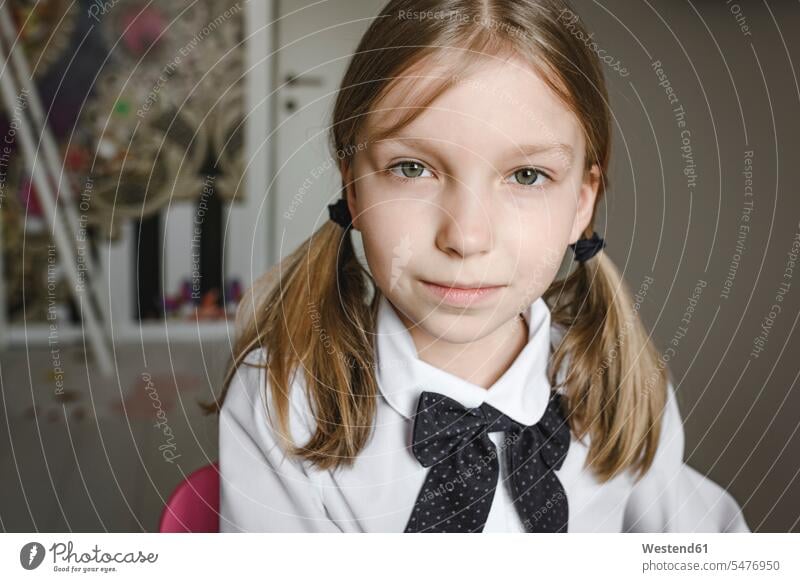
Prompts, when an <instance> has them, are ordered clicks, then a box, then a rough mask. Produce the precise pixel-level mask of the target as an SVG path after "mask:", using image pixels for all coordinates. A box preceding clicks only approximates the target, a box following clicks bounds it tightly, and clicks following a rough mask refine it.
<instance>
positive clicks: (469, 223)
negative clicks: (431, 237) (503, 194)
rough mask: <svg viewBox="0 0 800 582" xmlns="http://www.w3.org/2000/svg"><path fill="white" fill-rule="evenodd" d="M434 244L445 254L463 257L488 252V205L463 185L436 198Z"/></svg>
mask: <svg viewBox="0 0 800 582" xmlns="http://www.w3.org/2000/svg"><path fill="white" fill-rule="evenodd" d="M439 206H440V209H439V213H440V217H441V219H440V223H439V231H438V233H437V235H436V245H437V246H438V247H439V249H440V250H441V251H443V252H445V253H447V254H449V255H454V256H458V257H461V258H466V257H468V256H470V255H475V254H481V253H485V252H488V251H489V250H490V249H491V245H492V244H493V238H494V233H493V232H492V219H491V214H490V208H488V207H487V206H486V205H485V203H484V202H483V201H482V200H481V196H480V195H479V194H477V193H476V192H475V191H474V190H470V188H468V187H467V186H465V185H464V184H459V185H456V186H455V187H454V188H452V189H451V190H450V191H448V192H445V193H444V194H443V196H442V197H441V198H440V201H439Z"/></svg>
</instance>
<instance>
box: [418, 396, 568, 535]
mask: <svg viewBox="0 0 800 582" xmlns="http://www.w3.org/2000/svg"><path fill="white" fill-rule="evenodd" d="M499 431H502V432H505V433H506V435H507V436H506V439H505V442H504V443H503V444H502V450H501V451H499V452H501V453H502V454H504V455H506V459H507V462H508V474H509V480H510V487H511V491H512V494H513V495H514V504H515V506H516V508H517V511H518V513H519V514H520V517H522V518H523V525H524V527H525V530H526V531H566V527H567V515H568V514H567V500H566V495H565V493H564V489H563V487H562V485H561V483H560V482H559V481H558V478H557V477H556V476H555V474H554V473H553V470H558V469H560V468H561V465H562V464H563V461H564V458H565V457H566V454H567V451H568V449H569V443H570V439H571V434H570V429H569V425H568V424H567V422H566V420H565V419H564V417H563V414H562V413H561V402H560V394H558V393H557V392H552V393H551V397H550V400H549V402H548V404H547V407H546V409H545V412H544V415H543V416H542V418H541V419H540V420H539V422H538V423H536V424H534V425H532V426H525V425H523V424H521V423H519V422H517V421H515V420H513V419H512V418H510V417H508V416H507V415H505V414H503V413H502V412H500V411H499V410H497V409H496V408H494V407H493V406H491V405H490V404H488V403H483V404H481V405H480V406H478V407H475V408H466V407H464V406H463V405H461V404H460V403H459V402H457V401H456V400H454V399H452V398H449V397H448V396H445V395H443V394H438V393H436V392H429V391H424V392H422V393H421V394H420V397H419V401H418V404H417V413H416V417H415V419H414V427H413V440H412V451H413V453H414V456H415V457H416V458H417V460H418V461H419V462H420V464H421V465H422V466H424V467H430V470H429V471H428V475H427V476H426V480H425V483H424V484H423V487H422V490H421V491H420V493H419V495H418V497H417V502H416V504H415V507H414V511H413V512H412V515H411V518H410V520H409V523H408V525H407V526H406V531H407V532H411V531H482V530H483V527H484V525H485V522H486V518H487V517H488V514H489V506H490V505H491V501H492V499H493V497H494V492H495V488H496V486H497V481H498V478H499V463H498V458H497V457H498V450H497V447H495V445H494V443H493V442H492V441H491V439H490V438H489V436H488V434H489V433H492V432H499ZM440 495H441V496H442V497H443V498H444V501H445V503H444V504H442V501H443V500H442V499H439V496H440ZM545 506H546V507H547V508H549V512H550V513H549V515H547V517H546V518H542V517H541V516H542V508H543V507H545ZM437 516H438V517H437Z"/></svg>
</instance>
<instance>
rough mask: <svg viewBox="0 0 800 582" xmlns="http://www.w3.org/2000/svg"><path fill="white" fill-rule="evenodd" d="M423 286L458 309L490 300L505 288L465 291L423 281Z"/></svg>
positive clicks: (497, 286) (483, 288) (494, 287)
mask: <svg viewBox="0 0 800 582" xmlns="http://www.w3.org/2000/svg"><path fill="white" fill-rule="evenodd" d="M422 284H423V285H424V286H425V288H426V289H428V290H429V291H430V292H431V293H433V294H434V295H435V296H436V297H438V298H439V299H440V300H442V302H444V303H447V304H449V305H455V306H458V307H466V306H469V305H472V304H474V303H477V302H479V301H483V300H485V299H488V298H489V297H491V296H493V295H496V294H497V292H498V291H500V290H501V289H502V288H503V286H502V285H496V286H491V287H476V288H473V289H464V288H460V287H446V286H443V285H437V284H436V283H431V282H429V281H422Z"/></svg>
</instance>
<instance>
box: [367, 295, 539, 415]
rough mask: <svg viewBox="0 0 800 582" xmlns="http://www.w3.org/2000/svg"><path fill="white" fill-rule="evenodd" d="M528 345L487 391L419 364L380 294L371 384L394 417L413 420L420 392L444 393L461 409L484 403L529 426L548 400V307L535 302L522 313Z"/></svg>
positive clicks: (405, 332)
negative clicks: (375, 383) (374, 381)
mask: <svg viewBox="0 0 800 582" xmlns="http://www.w3.org/2000/svg"><path fill="white" fill-rule="evenodd" d="M522 315H523V317H524V318H525V321H526V322H527V324H528V343H527V344H526V345H525V347H524V348H523V349H522V351H521V352H520V353H519V355H518V356H517V358H516V359H515V360H514V362H513V363H512V364H511V366H510V367H509V368H508V370H506V372H505V373H504V374H503V375H502V376H501V377H500V378H499V379H498V380H497V381H496V382H495V383H494V384H493V385H492V386H491V387H490V388H488V389H486V388H483V387H481V386H478V385H476V384H472V383H470V382H468V381H466V380H464V379H462V378H459V377H458V376H455V375H453V374H451V373H449V372H446V371H444V370H440V369H439V368H437V367H436V366H433V365H432V364H429V363H427V362H425V361H423V360H421V359H419V356H418V353H417V349H416V346H415V344H414V340H413V339H412V337H411V333H410V332H409V331H408V329H407V328H406V326H405V324H403V322H402V320H401V319H400V317H399V316H398V315H397V312H396V311H395V307H394V306H393V305H392V304H391V302H390V301H389V300H388V299H387V297H386V296H385V295H381V297H380V300H379V308H378V316H377V322H376V331H377V333H376V335H377V339H376V352H377V353H376V357H377V381H378V386H379V388H380V391H381V393H382V394H383V397H384V398H385V399H386V401H387V402H388V403H389V405H390V406H391V407H392V408H394V409H395V410H396V411H397V412H399V413H400V414H402V415H403V416H405V417H406V418H413V417H414V415H415V413H416V409H417V400H418V399H419V395H420V393H422V392H423V391H425V390H428V391H432V392H438V393H439V394H444V395H445V396H448V397H450V398H453V399H454V400H457V401H458V402H460V403H461V404H462V405H463V406H465V407H467V408H474V407H477V406H480V405H481V404H483V403H484V402H487V403H489V404H490V405H491V406H493V407H495V408H496V409H498V410H499V411H500V412H502V413H503V414H505V415H507V416H509V417H511V418H512V419H514V420H515V421H517V422H519V423H521V424H523V425H526V426H530V425H533V424H536V423H537V422H538V421H539V419H541V417H542V415H543V414H544V411H545V409H546V407H547V402H548V400H549V398H550V391H551V384H550V381H549V380H548V378H547V365H548V362H549V359H550V353H551V325H550V308H549V307H548V305H547V303H546V302H545V301H544V299H542V298H541V297H540V298H539V299H537V300H536V301H534V302H533V303H532V304H531V305H529V306H528V308H527V309H526V310H525V311H524V312H523V313H522Z"/></svg>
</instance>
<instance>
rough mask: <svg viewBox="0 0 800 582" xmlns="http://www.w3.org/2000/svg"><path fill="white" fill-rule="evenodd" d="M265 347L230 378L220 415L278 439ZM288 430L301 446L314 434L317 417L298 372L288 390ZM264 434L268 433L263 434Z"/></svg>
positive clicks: (256, 351) (256, 350) (252, 355)
mask: <svg viewBox="0 0 800 582" xmlns="http://www.w3.org/2000/svg"><path fill="white" fill-rule="evenodd" d="M266 365H267V352H266V349H265V348H258V349H255V350H253V351H251V352H250V353H249V354H247V356H246V357H245V358H244V360H243V362H242V364H241V365H240V366H239V367H238V368H237V369H236V372H235V373H234V375H233V376H232V378H231V381H230V385H229V387H228V392H227V394H226V396H225V401H224V402H223V405H222V411H221V414H225V415H227V416H231V417H233V418H235V420H236V421H237V422H239V423H242V424H243V425H244V426H245V427H247V428H250V429H252V430H251V432H252V431H256V432H259V433H260V434H262V435H264V436H266V437H270V438H273V439H274V438H275V437H276V436H277V431H278V430H279V429H278V422H277V411H276V408H275V402H274V398H275V396H274V394H273V393H272V392H273V390H272V386H271V385H270V384H269V383H268V380H267V378H268V376H267V368H266ZM287 396H288V399H289V409H288V410H289V431H290V433H291V434H290V435H286V436H287V437H288V438H290V440H292V442H294V443H295V444H297V445H301V444H303V443H305V442H307V441H308V440H309V439H310V438H311V436H312V435H313V434H314V430H315V423H314V414H313V412H312V409H311V406H310V404H309V401H308V398H307V396H306V387H305V380H304V378H303V374H302V373H298V372H297V370H295V372H294V374H293V375H292V379H291V381H290V382H289V388H288V395H287ZM262 431H265V432H262Z"/></svg>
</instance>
